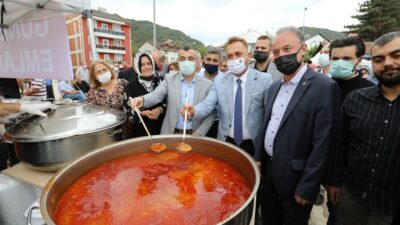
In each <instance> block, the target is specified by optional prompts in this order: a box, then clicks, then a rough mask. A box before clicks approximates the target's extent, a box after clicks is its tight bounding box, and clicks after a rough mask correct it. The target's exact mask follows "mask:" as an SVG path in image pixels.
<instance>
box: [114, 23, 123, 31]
mask: <svg viewBox="0 0 400 225" xmlns="http://www.w3.org/2000/svg"><path fill="white" fill-rule="evenodd" d="M113 30H115V31H121V25H119V24H113Z"/></svg>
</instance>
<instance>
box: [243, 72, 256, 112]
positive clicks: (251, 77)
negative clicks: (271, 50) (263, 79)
mask: <svg viewBox="0 0 400 225" xmlns="http://www.w3.org/2000/svg"><path fill="white" fill-rule="evenodd" d="M257 79H258V78H257V76H256V75H255V74H254V73H253V72H252V71H251V70H249V74H248V76H247V81H246V95H245V98H246V99H245V100H244V110H245V114H244V115H245V118H247V114H248V113H249V109H250V102H251V97H252V96H253V94H254V92H255V91H256V86H257Z"/></svg>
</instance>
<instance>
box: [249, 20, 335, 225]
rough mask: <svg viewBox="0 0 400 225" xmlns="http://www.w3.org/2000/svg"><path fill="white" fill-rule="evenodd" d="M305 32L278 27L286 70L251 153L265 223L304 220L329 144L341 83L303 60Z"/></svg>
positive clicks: (278, 50) (280, 63) (279, 61)
mask: <svg viewBox="0 0 400 225" xmlns="http://www.w3.org/2000/svg"><path fill="white" fill-rule="evenodd" d="M306 51H307V46H306V44H305V41H304V35H303V34H302V33H301V32H300V31H299V30H298V29H297V28H295V27H285V28H282V29H280V30H279V31H278V32H277V36H276V39H275V40H274V43H273V44H272V53H273V56H274V61H275V64H276V66H277V68H278V70H279V71H280V72H282V73H283V74H284V76H283V79H282V80H281V81H277V82H275V83H274V84H272V86H271V88H270V89H269V91H268V98H267V102H266V105H265V107H266V108H265V118H264V123H263V133H262V135H260V139H261V140H260V141H258V142H257V144H259V145H258V146H257V147H256V155H255V159H256V160H257V161H261V162H262V164H263V171H262V172H263V175H264V177H263V201H262V203H261V205H262V208H263V210H262V216H263V224H264V225H283V224H285V225H308V219H309V217H310V212H311V209H312V206H313V204H312V202H313V201H315V199H316V197H317V195H318V193H319V189H320V184H321V181H322V178H323V177H324V175H325V172H326V168H327V165H328V156H329V153H330V151H331V150H332V148H333V144H334V138H335V134H336V124H337V120H338V118H337V115H339V107H340V89H339V87H338V85H337V84H336V82H334V81H333V80H331V79H329V78H328V77H327V76H325V75H322V74H320V73H316V72H314V71H313V70H312V69H310V68H308V67H307V65H305V64H304V63H303V60H302V57H303V55H304V54H305V52H306Z"/></svg>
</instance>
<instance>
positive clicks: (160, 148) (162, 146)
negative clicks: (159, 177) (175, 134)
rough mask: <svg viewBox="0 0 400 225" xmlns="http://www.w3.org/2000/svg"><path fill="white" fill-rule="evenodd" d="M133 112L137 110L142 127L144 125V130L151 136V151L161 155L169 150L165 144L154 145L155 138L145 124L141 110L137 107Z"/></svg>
mask: <svg viewBox="0 0 400 225" xmlns="http://www.w3.org/2000/svg"><path fill="white" fill-rule="evenodd" d="M131 100H132V99H131ZM133 110H135V112H136V113H137V114H138V116H139V119H140V122H142V125H143V127H144V129H145V130H146V132H147V135H148V136H149V138H150V140H151V146H150V149H151V150H152V151H153V152H157V153H160V152H162V151H164V150H165V149H167V146H166V145H165V144H163V143H154V141H153V137H152V136H151V134H150V132H149V129H147V126H146V124H145V123H144V121H143V118H142V115H140V111H139V109H138V108H136V107H133Z"/></svg>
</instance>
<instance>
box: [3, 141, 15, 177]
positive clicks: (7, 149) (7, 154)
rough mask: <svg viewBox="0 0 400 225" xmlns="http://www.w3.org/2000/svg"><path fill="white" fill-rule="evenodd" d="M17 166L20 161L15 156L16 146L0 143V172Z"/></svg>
mask: <svg viewBox="0 0 400 225" xmlns="http://www.w3.org/2000/svg"><path fill="white" fill-rule="evenodd" d="M7 160H8V162H9V163H10V166H13V165H15V164H17V163H18V162H19V161H18V159H17V156H16V155H15V150H14V145H12V144H8V143H0V171H1V170H5V169H7V167H8V163H7Z"/></svg>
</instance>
